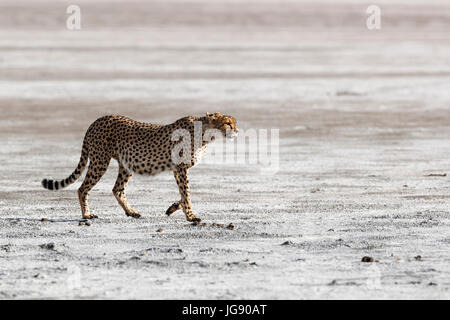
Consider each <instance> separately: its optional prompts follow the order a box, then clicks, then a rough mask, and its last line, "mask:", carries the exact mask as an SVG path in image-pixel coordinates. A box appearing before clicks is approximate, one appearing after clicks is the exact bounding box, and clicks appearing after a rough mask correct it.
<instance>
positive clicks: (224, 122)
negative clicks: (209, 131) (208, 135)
mask: <svg viewBox="0 0 450 320" xmlns="http://www.w3.org/2000/svg"><path fill="white" fill-rule="evenodd" d="M206 118H207V119H208V122H209V126H210V128H213V129H218V130H220V131H221V132H222V134H223V136H224V137H226V138H229V139H234V138H236V137H237V134H238V132H239V130H238V128H237V126H236V119H234V118H233V117H231V116H227V115H225V114H221V113H220V112H215V113H209V112H207V113H206Z"/></svg>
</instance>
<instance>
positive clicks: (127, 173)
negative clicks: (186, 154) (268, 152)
mask: <svg viewBox="0 0 450 320" xmlns="http://www.w3.org/2000/svg"><path fill="white" fill-rule="evenodd" d="M194 121H200V122H201V124H202V134H204V133H205V131H206V130H207V129H218V130H220V132H221V133H222V134H223V135H224V136H226V137H234V136H235V135H236V134H237V131H238V130H237V128H236V120H235V119H234V118H233V117H230V116H227V115H223V114H221V113H214V114H209V113H207V114H206V116H204V117H192V116H188V117H184V118H181V119H179V120H177V121H175V122H174V123H172V124H169V125H155V124H148V123H142V122H138V121H134V120H132V119H129V118H126V117H123V116H119V115H112V116H105V117H102V118H99V119H97V120H96V121H95V122H94V123H92V124H91V126H90V127H89V129H88V130H87V132H86V135H85V137H84V141H83V147H82V151H81V158H80V161H79V163H78V166H77V168H76V169H75V171H74V172H73V173H72V174H71V175H70V176H69V177H68V178H66V179H64V180H60V181H54V180H47V179H44V180H43V181H42V185H43V186H44V188H46V189H49V190H58V189H60V188H64V187H67V186H68V185H70V184H72V183H73V182H75V181H76V180H77V179H78V178H79V177H80V176H81V173H82V172H83V170H84V168H85V167H86V165H87V163H88V160H89V167H88V170H87V174H86V177H85V179H84V181H83V183H82V184H81V186H80V188H79V189H78V197H79V200H80V205H81V213H82V216H83V218H85V219H91V218H96V217H97V216H96V215H94V214H93V213H91V212H90V211H89V206H88V196H89V192H90V191H91V189H92V188H93V187H94V186H95V184H96V183H97V182H98V181H99V180H100V178H101V177H102V176H103V174H104V173H105V172H106V169H107V168H108V165H109V163H110V161H111V158H113V159H115V160H117V161H118V163H119V173H118V176H117V180H116V184H115V185H114V188H113V194H114V196H115V197H116V199H117V201H118V202H119V204H120V206H121V207H122V208H123V209H124V210H125V213H126V215H127V216H131V217H135V218H138V217H140V214H139V213H138V212H136V211H135V210H133V209H132V208H131V207H130V206H129V204H128V201H127V198H126V196H125V187H126V185H127V184H128V182H129V180H130V178H131V176H132V174H133V173H137V174H146V175H155V174H158V173H160V172H162V171H166V170H172V171H173V173H174V176H175V180H176V182H177V185H178V189H179V191H180V195H181V200H180V201H178V202H175V203H173V204H172V205H171V206H170V207H169V208H168V209H167V211H166V214H167V215H170V214H172V213H173V212H175V211H177V210H179V209H183V212H184V213H185V215H186V218H187V220H188V221H200V219H199V218H197V217H196V216H195V214H194V212H193V211H192V204H191V200H190V191H189V182H188V170H189V168H191V167H192V166H194V165H195V164H196V163H197V161H198V156H199V154H200V153H202V151H204V148H205V147H206V144H207V143H208V142H207V141H203V139H202V143H201V145H200V146H196V145H194V139H195V138H194ZM177 129H185V130H187V131H188V132H189V133H190V135H191V148H190V149H191V155H190V161H188V162H187V163H185V162H184V163H181V164H175V163H173V161H172V150H173V148H174V146H175V145H176V144H177V141H176V140H173V139H171V136H172V133H173V132H174V131H175V130H177Z"/></svg>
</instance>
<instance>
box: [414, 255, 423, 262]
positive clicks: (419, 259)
mask: <svg viewBox="0 0 450 320" xmlns="http://www.w3.org/2000/svg"><path fill="white" fill-rule="evenodd" d="M414 259H416V261H422V256H416V257H414Z"/></svg>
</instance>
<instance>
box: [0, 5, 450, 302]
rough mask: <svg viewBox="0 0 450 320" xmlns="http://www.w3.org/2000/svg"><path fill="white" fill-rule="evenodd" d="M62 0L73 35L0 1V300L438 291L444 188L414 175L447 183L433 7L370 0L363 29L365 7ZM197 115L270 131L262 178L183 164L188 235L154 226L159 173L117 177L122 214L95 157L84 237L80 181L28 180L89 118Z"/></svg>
mask: <svg viewBox="0 0 450 320" xmlns="http://www.w3.org/2000/svg"><path fill="white" fill-rule="evenodd" d="M71 3H72V2H71ZM76 3H77V4H79V5H80V6H81V9H82V30H80V31H68V30H67V29H65V19H66V17H67V15H66V13H65V9H66V6H67V4H68V3H67V2H65V1H29V2H24V1H6V2H5V1H0V111H1V118H0V124H1V126H0V145H1V148H0V177H1V184H0V205H1V215H0V297H1V298H6V299H8V298H20V299H23V298H32V299H37V298H49V299H60V298H83V299H99V298H108V299H116V298H132V299H142V298H150V299H161V298H162V299H166V298H172V299H207V298H210V299H260V298H261V299H262V298H267V299H314V298H320V299H331V298H338V299H356V298H369V299H380V298H388V299H397V298H406V299H417V298H431V299H445V298H447V299H448V298H450V292H449V289H450V265H449V263H450V257H449V249H450V219H449V204H450V190H449V189H450V180H449V178H448V176H445V177H430V176H428V175H429V174H443V173H448V174H450V161H449V154H450V143H449V133H450V128H449V120H450V109H449V107H450V37H449V35H448V30H450V4H449V3H448V2H445V1H442V2H439V1H434V2H433V1H432V2H430V1H423V2H420V1H414V2H411V1H403V2H402V1H383V2H378V3H379V4H380V7H381V9H382V28H381V30H379V31H369V30H367V29H366V26H365V19H366V13H365V9H366V7H367V5H368V3H366V2H364V1H346V2H341V3H340V4H335V1H332V2H328V3H327V2H323V3H318V2H312V1H311V2H303V1H295V2H287V1H283V2H281V3H277V2H274V1H268V2H262V1H257V2H255V1H254V2H246V3H244V2H238V1H226V2H219V1H206V0H204V1H195V2H191V1H159V2H131V1H130V2H128V1H127V2H126V4H120V3H119V2H111V1H108V2H105V1H78V2H76ZM205 111H210V112H213V111H222V112H226V113H228V114H231V115H233V116H235V117H236V118H237V119H238V124H239V126H240V128H241V129H242V130H244V129H249V128H279V129H280V162H279V171H278V172H277V173H276V174H275V175H271V176H265V175H262V174H260V171H259V170H258V169H257V168H255V167H254V166H249V165H234V166H225V165H212V164H201V165H199V166H198V167H196V168H194V169H193V170H192V171H191V184H192V192H193V195H192V198H193V203H194V209H195V210H196V212H197V214H198V215H199V216H200V217H201V218H203V221H205V222H207V223H208V225H207V226H205V227H195V226H192V225H190V224H189V223H187V222H186V221H185V219H184V217H183V214H182V213H180V212H178V213H176V214H174V216H172V217H166V216H165V215H164V212H165V210H166V209H167V207H168V206H169V205H170V204H171V203H172V202H173V201H175V200H177V199H178V197H179V195H178V191H177V188H176V185H175V183H174V181H173V177H172V175H171V174H170V173H166V174H162V175H160V176H157V177H153V178H151V177H139V176H134V177H133V180H132V182H131V184H130V186H129V188H128V194H129V200H130V203H131V204H133V206H134V208H135V209H137V210H139V211H140V212H141V213H142V214H143V218H141V219H138V220H136V219H132V218H127V217H126V216H125V215H124V214H123V212H122V211H121V209H120V208H119V206H118V205H117V203H116V201H115V199H114V197H113V195H112V193H111V189H112V186H113V184H114V179H115V175H116V168H117V164H116V163H112V165H111V168H110V170H108V172H107V174H106V175H105V177H104V178H103V179H102V180H101V182H100V183H99V184H98V185H97V187H96V188H95V189H94V191H93V192H92V195H91V207H92V209H93V211H94V212H95V213H97V214H98V215H99V217H100V218H99V219H97V220H95V221H93V223H92V225H91V226H89V227H88V226H79V225H78V221H79V220H78V219H79V218H80V211H79V204H78V200H77V195H76V189H77V188H78V186H79V183H80V182H79V181H78V182H76V183H75V184H74V185H72V186H70V187H69V188H67V189H65V190H62V191H58V192H50V191H46V190H44V189H42V188H41V186H40V181H41V179H42V178H46V177H47V178H49V177H50V178H65V177H66V176H67V175H69V174H70V173H71V172H72V170H73V169H74V168H75V166H76V163H77V161H78V159H79V152H80V147H81V141H82V137H83V134H84V132H85V130H86V129H87V127H88V126H89V124H90V123H91V122H92V121H93V120H95V119H96V118H97V117H99V116H101V115H104V114H110V113H120V114H123V115H127V116H129V117H132V118H135V119H138V120H142V121H149V122H156V123H169V122H171V121H174V120H176V119H177V118H179V117H181V116H184V115H187V114H194V115H201V114H203V113H204V112H205ZM41 218H48V219H50V221H49V222H41V221H40V219H41ZM213 222H217V223H224V224H228V223H233V224H234V225H235V229H234V230H226V229H221V228H217V227H214V226H212V225H211V223H213ZM159 228H161V229H163V232H160V233H158V232H156V230H157V229H159ZM286 241H289V242H288V244H287V245H282V244H283V243H284V242H286ZM49 243H53V244H54V247H52V246H50V247H48V246H47V247H45V246H44V247H41V245H43V244H49ZM418 255H420V256H421V257H422V259H421V260H416V259H415V257H416V256H418ZM363 256H371V257H373V258H374V259H376V260H378V262H376V263H362V262H360V261H361V258H362V257H363Z"/></svg>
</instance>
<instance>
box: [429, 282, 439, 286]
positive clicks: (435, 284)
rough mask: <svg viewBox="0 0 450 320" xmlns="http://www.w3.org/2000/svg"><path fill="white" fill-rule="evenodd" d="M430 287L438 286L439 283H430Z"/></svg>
mask: <svg viewBox="0 0 450 320" xmlns="http://www.w3.org/2000/svg"><path fill="white" fill-rule="evenodd" d="M428 285H429V286H437V283H435V282H430V283H429V284H428Z"/></svg>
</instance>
